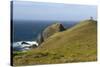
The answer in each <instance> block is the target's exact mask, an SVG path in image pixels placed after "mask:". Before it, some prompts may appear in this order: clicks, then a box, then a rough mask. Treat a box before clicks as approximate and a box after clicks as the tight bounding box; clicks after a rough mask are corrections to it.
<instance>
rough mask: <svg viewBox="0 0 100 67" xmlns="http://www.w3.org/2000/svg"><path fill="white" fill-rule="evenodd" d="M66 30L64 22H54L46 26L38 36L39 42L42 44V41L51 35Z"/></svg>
mask: <svg viewBox="0 0 100 67" xmlns="http://www.w3.org/2000/svg"><path fill="white" fill-rule="evenodd" d="M64 30H65V28H64V26H63V25H62V24H60V23H54V24H52V25H50V26H48V27H47V28H45V29H44V31H43V32H42V33H40V34H39V36H38V38H37V42H38V43H39V44H41V43H42V42H44V41H45V40H46V39H47V38H48V37H50V36H51V35H53V34H55V33H57V32H61V31H64Z"/></svg>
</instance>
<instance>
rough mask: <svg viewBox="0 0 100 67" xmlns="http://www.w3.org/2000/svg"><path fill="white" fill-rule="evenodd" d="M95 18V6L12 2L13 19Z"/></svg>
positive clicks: (64, 19) (59, 19) (62, 19)
mask: <svg viewBox="0 0 100 67" xmlns="http://www.w3.org/2000/svg"><path fill="white" fill-rule="evenodd" d="M90 16H92V17H93V18H94V19H97V6H94V5H91V6H90V5H75V4H63V3H46V2H31V1H14V2H13V20H33V21H34V20H47V21H48V20H51V21H52V20H53V21H55V20H56V21H80V20H84V19H89V18H90Z"/></svg>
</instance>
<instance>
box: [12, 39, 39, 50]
mask: <svg viewBox="0 0 100 67" xmlns="http://www.w3.org/2000/svg"><path fill="white" fill-rule="evenodd" d="M33 46H35V47H38V43H37V42H36V41H19V42H14V43H13V49H14V50H20V51H23V50H29V49H30V48H32V47H33Z"/></svg>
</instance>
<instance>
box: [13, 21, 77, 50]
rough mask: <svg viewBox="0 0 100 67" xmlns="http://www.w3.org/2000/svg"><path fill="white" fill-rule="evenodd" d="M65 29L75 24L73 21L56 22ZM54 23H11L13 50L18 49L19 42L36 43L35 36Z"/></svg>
mask: <svg viewBox="0 0 100 67" xmlns="http://www.w3.org/2000/svg"><path fill="white" fill-rule="evenodd" d="M56 22H59V23H61V24H63V26H64V27H65V28H69V27H71V26H73V25H75V24H76V23H75V22H73V21H56ZM53 23H55V21H19V20H16V21H13V25H12V26H13V27H12V28H13V35H12V36H13V42H12V43H13V46H14V49H15V48H17V49H19V47H21V46H19V45H21V44H19V42H22V41H25V42H26V41H36V40H37V36H38V35H39V34H40V33H41V32H42V31H43V30H44V29H45V28H46V27H47V26H49V25H51V24H53Z"/></svg>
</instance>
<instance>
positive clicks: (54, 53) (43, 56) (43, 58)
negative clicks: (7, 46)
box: [14, 20, 97, 65]
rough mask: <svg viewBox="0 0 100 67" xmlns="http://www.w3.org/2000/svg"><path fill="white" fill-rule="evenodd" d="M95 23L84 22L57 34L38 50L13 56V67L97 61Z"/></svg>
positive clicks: (91, 21)
mask: <svg viewBox="0 0 100 67" xmlns="http://www.w3.org/2000/svg"><path fill="white" fill-rule="evenodd" d="M96 42H97V23H96V21H94V20H85V21H82V22H80V23H78V24H76V25H75V26H74V27H72V28H69V29H68V30H65V31H62V32H57V33H55V34H54V35H52V36H50V37H49V38H47V40H45V41H44V42H43V43H42V44H41V45H40V46H39V47H38V48H36V49H33V50H31V51H28V52H25V53H19V54H17V55H16V56H14V65H25V64H26V65H28V64H29V65H31V64H50V63H68V62H84V61H96V60H97V43H96Z"/></svg>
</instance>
